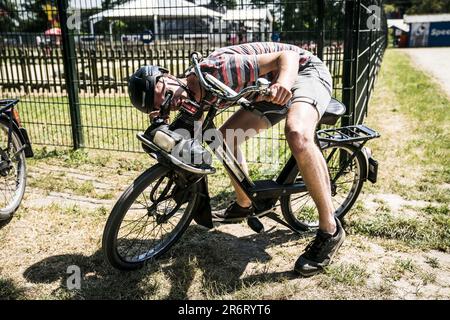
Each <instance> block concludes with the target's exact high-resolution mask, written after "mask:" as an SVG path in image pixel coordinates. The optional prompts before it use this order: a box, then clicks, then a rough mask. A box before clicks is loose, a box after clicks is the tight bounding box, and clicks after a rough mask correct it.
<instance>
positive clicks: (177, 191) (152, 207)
mask: <svg viewBox="0 0 450 320" xmlns="http://www.w3.org/2000/svg"><path fill="white" fill-rule="evenodd" d="M181 180H182V179H180V178H179V177H177V173H176V172H174V171H172V170H170V169H169V168H168V167H165V166H163V165H161V164H157V165H155V166H153V167H151V168H150V169H148V170H147V171H145V172H144V173H143V174H141V175H140V176H139V177H138V178H137V179H136V180H135V181H134V182H133V183H132V184H131V185H130V186H129V187H128V188H127V189H126V190H125V192H124V193H123V194H122V196H121V197H120V198H119V200H118V201H117V203H116V204H115V206H114V208H113V209H112V211H111V214H110V216H109V218H108V221H107V223H106V226H105V229H104V232H103V240H102V247H103V252H104V254H105V257H106V260H107V261H108V262H109V264H110V265H111V266H113V267H114V268H116V269H119V270H134V269H138V268H140V267H142V266H143V265H144V264H145V262H147V261H149V260H151V259H156V258H158V257H160V256H161V255H163V254H164V253H165V252H167V250H169V249H170V248H171V247H172V246H173V245H174V244H175V243H176V242H177V240H178V239H179V238H180V237H181V235H182V234H183V233H184V232H185V231H186V228H187V227H188V226H189V224H190V222H191V221H192V218H193V212H194V210H195V207H196V204H197V200H198V194H197V193H196V192H195V185H193V186H189V187H186V186H184V188H183V186H182V185H181V182H180V181H181Z"/></svg>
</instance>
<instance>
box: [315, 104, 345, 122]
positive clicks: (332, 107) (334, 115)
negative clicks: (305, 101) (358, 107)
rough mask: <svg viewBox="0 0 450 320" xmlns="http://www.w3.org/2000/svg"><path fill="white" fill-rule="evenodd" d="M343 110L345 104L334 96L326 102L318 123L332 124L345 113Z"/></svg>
mask: <svg viewBox="0 0 450 320" xmlns="http://www.w3.org/2000/svg"><path fill="white" fill-rule="evenodd" d="M345 110H346V108H345V105H344V104H343V103H342V102H340V101H338V100H336V99H335V98H331V101H330V103H329V104H328V106H327V109H326V110H325V113H324V114H323V116H322V118H321V119H320V121H319V123H320V124H329V125H334V124H336V122H337V121H338V120H339V118H340V117H342V116H343V115H344V114H345Z"/></svg>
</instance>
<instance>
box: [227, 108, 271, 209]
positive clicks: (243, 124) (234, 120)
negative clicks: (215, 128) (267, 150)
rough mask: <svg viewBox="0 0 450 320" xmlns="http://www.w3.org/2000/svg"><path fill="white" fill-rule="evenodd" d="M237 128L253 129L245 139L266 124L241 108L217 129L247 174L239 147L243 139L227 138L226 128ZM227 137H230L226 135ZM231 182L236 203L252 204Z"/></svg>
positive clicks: (264, 127)
mask: <svg viewBox="0 0 450 320" xmlns="http://www.w3.org/2000/svg"><path fill="white" fill-rule="evenodd" d="M239 129H241V130H243V131H244V132H245V131H247V132H248V130H250V129H253V130H251V131H253V133H254V134H250V135H247V136H245V140H247V139H249V138H251V137H252V136H254V135H255V134H257V133H259V132H260V131H261V130H264V129H267V124H266V122H265V121H264V120H263V119H261V117H259V116H257V115H255V114H253V113H251V112H249V111H246V110H242V109H241V110H239V111H237V112H235V113H234V114H233V115H232V116H231V117H230V118H229V119H228V120H227V121H226V122H225V123H224V124H223V125H222V127H220V129H219V130H220V132H221V133H222V136H223V137H224V140H225V142H226V143H227V144H228V145H229V146H230V147H232V148H233V149H232V150H233V151H234V156H235V157H236V158H237V159H238V160H239V163H240V165H241V168H242V170H243V171H244V172H246V173H247V174H248V166H247V162H246V160H245V158H244V156H243V155H242V152H241V150H240V148H239V144H240V143H242V142H243V141H244V139H242V138H239V139H237V138H236V137H234V138H235V139H234V141H228V140H227V130H233V131H235V130H239ZM228 138H230V137H229V136H228ZM230 179H231V177H230ZM231 184H232V185H233V187H234V190H235V192H236V202H237V204H238V205H240V206H241V207H244V208H247V207H249V206H250V205H251V204H252V202H251V201H250V198H249V197H247V195H246V194H245V192H244V191H243V190H242V189H241V187H239V185H238V184H237V183H236V182H235V181H234V180H233V179H231Z"/></svg>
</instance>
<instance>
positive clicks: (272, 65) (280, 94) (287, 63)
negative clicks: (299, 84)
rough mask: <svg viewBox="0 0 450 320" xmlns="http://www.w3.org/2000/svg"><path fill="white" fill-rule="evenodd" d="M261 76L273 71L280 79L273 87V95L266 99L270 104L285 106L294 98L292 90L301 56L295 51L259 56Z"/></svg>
mask: <svg viewBox="0 0 450 320" xmlns="http://www.w3.org/2000/svg"><path fill="white" fill-rule="evenodd" d="M257 62H258V67H259V75H260V76H261V75H264V74H267V73H269V72H272V71H276V72H278V78H277V80H276V82H275V83H274V84H272V85H271V87H270V89H271V95H270V97H267V98H265V100H268V101H270V102H273V103H276V104H280V105H285V104H286V103H288V102H289V100H290V99H291V97H292V93H291V88H292V86H293V85H294V82H295V80H296V79H297V76H298V68H299V56H298V53H297V52H295V51H279V52H273V53H265V54H260V55H257Z"/></svg>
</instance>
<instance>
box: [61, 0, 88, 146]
mask: <svg viewBox="0 0 450 320" xmlns="http://www.w3.org/2000/svg"><path fill="white" fill-rule="evenodd" d="M68 7H69V6H68V0H61V1H58V15H59V21H60V24H61V36H62V49H63V62H64V74H65V78H66V88H67V94H68V98H69V110H70V120H71V124H72V139H73V148H74V149H75V150H76V149H79V148H80V147H83V146H84V139H83V131H82V127H81V115H80V100H79V97H78V92H79V91H78V80H77V79H78V75H77V67H76V59H77V56H76V51H75V42H74V37H73V30H69V28H68V26H67V20H68V16H67V9H68Z"/></svg>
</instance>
